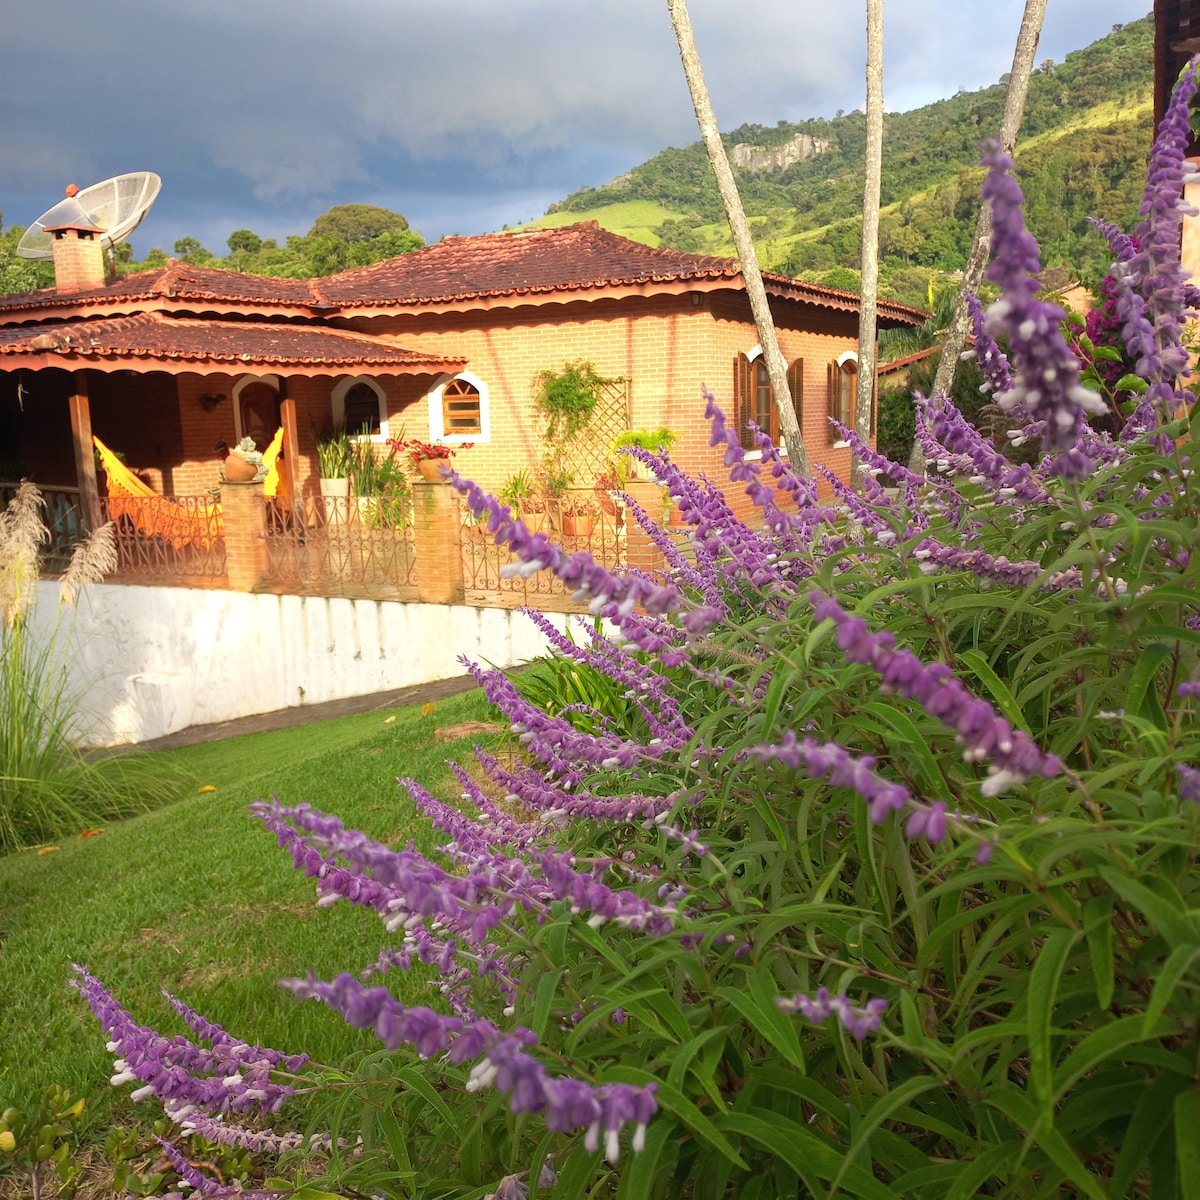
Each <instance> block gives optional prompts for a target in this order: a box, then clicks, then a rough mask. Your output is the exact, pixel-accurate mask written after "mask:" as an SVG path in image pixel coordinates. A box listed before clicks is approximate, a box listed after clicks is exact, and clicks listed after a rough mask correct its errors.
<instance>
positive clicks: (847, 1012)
mask: <svg viewBox="0 0 1200 1200" xmlns="http://www.w3.org/2000/svg"><path fill="white" fill-rule="evenodd" d="M775 1003H776V1004H778V1005H779V1007H780V1008H781V1009H783V1011H784V1012H793V1013H794V1012H799V1013H802V1014H803V1015H804V1016H806V1017H807V1018H808V1019H809V1020H810V1021H811V1022H812V1023H813V1024H814V1025H820V1024H821V1022H822V1021H824V1020H825V1018H826V1017H828V1016H829V1015H830V1014H832V1015H833V1016H835V1017H837V1019H838V1021H839V1022H840V1023H841V1026H842V1028H843V1029H844V1030H846V1032H847V1033H849V1034H850V1035H851V1037H853V1038H854V1040H855V1041H857V1042H861V1041H862V1040H863V1039H864V1038H865V1037H866V1036H867V1034H868V1033H877V1032H878V1031H879V1026H880V1022H881V1019H882V1017H883V1014H884V1011H885V1010H886V1009H887V1001H886V1000H881V999H879V998H878V997H876V998H875V999H874V1000H868V1001H867V1002H866V1004H864V1005H863V1006H862V1007H861V1008H859V1007H857V1006H855V1005H853V1004H851V1003H850V1001H849V1000H848V999H847V998H846V995H845V993H843V994H842V995H840V996H831V995H830V994H829V989H828V988H820V989H819V990H818V992H817V994H816V995H815V996H813V997H811V998H810V997H808V996H805V995H803V994H798V995H795V996H778V997H776V1000H775Z"/></svg>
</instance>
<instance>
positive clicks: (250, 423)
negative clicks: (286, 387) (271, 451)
mask: <svg viewBox="0 0 1200 1200" xmlns="http://www.w3.org/2000/svg"><path fill="white" fill-rule="evenodd" d="M279 391H280V380H279V376H278V375H245V376H243V377H242V378H241V379H239V380H238V381H237V383H235V384H234V385H233V425H234V433H235V434H236V436H237V440H238V441H239V442H240V441H241V440H242V438H245V437H248V438H253V439H254V445H255V447H256V449H258V450H259V451H262V450H265V449H266V448H267V447H268V446H269V445H270V444H271V439H272V438H273V437H274V436H275V431H276V430H277V429H278V428H279V423H280V419H279Z"/></svg>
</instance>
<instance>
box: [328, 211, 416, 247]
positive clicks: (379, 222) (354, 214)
mask: <svg viewBox="0 0 1200 1200" xmlns="http://www.w3.org/2000/svg"><path fill="white" fill-rule="evenodd" d="M407 229H408V218H407V217H405V216H404V215H403V214H401V213H398V212H392V211H391V210H390V209H386V208H379V207H378V206H377V205H374V204H338V205H335V206H334V207H333V208H331V209H330V210H329V211H328V212H327V213H322V214H321V216H319V217H318V218H317V219H316V220H315V221H314V222H313V227H312V228H311V229H310V230H309V231H308V236H309V237H328V238H337V239H338V240H339V241H342V242H369V241H371V240H372V239H373V238H377V237H378V236H379V235H380V234H381V233H404V232H405V231H406V230H407Z"/></svg>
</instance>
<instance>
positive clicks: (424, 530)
mask: <svg viewBox="0 0 1200 1200" xmlns="http://www.w3.org/2000/svg"><path fill="white" fill-rule="evenodd" d="M413 511H414V522H413V544H414V545H413V548H414V552H415V555H416V567H417V570H416V575H417V599H419V600H420V601H421V603H422V604H461V603H462V599H463V569H462V520H461V518H460V517H459V515H458V493H457V492H456V491H455V490H454V489H453V488H452V487H451V486H450V485H449V484H448V483H441V482H439V483H427V482H425V480H423V479H418V480H415V481H414V482H413Z"/></svg>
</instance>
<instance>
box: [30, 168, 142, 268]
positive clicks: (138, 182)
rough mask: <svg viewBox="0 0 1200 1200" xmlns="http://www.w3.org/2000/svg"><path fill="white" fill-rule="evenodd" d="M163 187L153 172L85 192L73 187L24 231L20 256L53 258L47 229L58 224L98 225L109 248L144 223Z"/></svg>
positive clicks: (96, 185)
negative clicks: (63, 197)
mask: <svg viewBox="0 0 1200 1200" xmlns="http://www.w3.org/2000/svg"><path fill="white" fill-rule="evenodd" d="M161 187H162V180H161V179H159V177H158V176H157V175H155V174H154V172H153V171H131V172H130V173H129V174H128V175H115V176H113V178H112V179H106V180H104V181H103V182H102V183H93V184H92V186H91V187H86V188H84V189H83V190H82V191H80V190H79V189H78V188H76V187H75V186H74V184H72V185H71V187H69V188H67V198H66V199H65V200H60V201H59V202H58V203H57V204H56V205H55V206H54V207H53V208H51V209H48V210H47V211H46V212H44V213H42V215H41V216H40V217H38V219H37V220H36V221H34V223H33V224H32V225H30V226H29V228H28V229H27V230H25V234H24V236H23V237H22V238H21V241H20V242H19V243H18V245H17V253H18V254H19V255H20V256H21V257H22V258H53V257H54V239H53V238H52V237H51V236H50V234H48V233H47V232H46V230H47V229H54V228H55V227H56V226H58V225H95V226H96V227H97V228H98V229H102V230H104V235H103V237H102V238H101V243H102V244H103V245H104V247H105V248H106V249H108V248H110V247H111V246H112V245H113V243H114V242H119V241H120V240H121V239H122V238H125V237H128V236H129V234H131V233H132V232H133V231H134V230H135V229H136V228H137V227H138V225H140V224H141V221H142V218H143V217H144V216H145V215H146V214H147V213H148V212H149V211H150V206H151V205H152V204H153V203H154V199H155V197H156V196H157V195H158V190H159V188H161Z"/></svg>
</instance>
